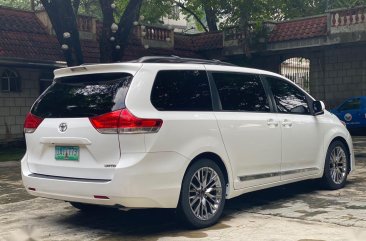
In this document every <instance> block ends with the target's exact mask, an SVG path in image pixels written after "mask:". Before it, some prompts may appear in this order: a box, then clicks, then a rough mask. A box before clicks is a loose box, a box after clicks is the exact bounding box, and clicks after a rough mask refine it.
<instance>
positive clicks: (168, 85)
mask: <svg viewBox="0 0 366 241" xmlns="http://www.w3.org/2000/svg"><path fill="white" fill-rule="evenodd" d="M151 103H152V105H153V106H154V107H155V108H156V109H158V110H160V111H210V110H212V101H211V92H210V86H209V83H208V78H207V74H206V71H198V70H164V71H159V72H158V74H157V76H156V78H155V82H154V85H153V88H152V92H151Z"/></svg>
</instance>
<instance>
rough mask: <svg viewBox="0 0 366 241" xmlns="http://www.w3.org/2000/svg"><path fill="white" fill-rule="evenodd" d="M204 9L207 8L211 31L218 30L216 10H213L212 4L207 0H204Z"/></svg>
mask: <svg viewBox="0 0 366 241" xmlns="http://www.w3.org/2000/svg"><path fill="white" fill-rule="evenodd" d="M202 4H203V9H204V10H205V15H206V21H207V26H208V29H209V31H210V32H215V31H218V29H217V25H216V15H215V11H214V10H213V8H212V6H210V5H209V3H208V2H207V1H205V0H203V1H202Z"/></svg>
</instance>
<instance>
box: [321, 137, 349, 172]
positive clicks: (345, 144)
mask: <svg viewBox="0 0 366 241" xmlns="http://www.w3.org/2000/svg"><path fill="white" fill-rule="evenodd" d="M335 141H340V142H342V143H343V144H344V146H345V147H346V151H347V154H348V156H349V158H348V159H347V162H348V163H347V164H348V173H349V172H350V171H351V165H352V163H351V160H352V155H351V150H350V147H349V145H348V142H347V141H346V139H344V138H343V137H342V136H336V137H334V138H333V139H332V141H331V142H330V143H329V145H328V149H329V147H330V145H332V143H333V142H335ZM328 149H327V151H328Z"/></svg>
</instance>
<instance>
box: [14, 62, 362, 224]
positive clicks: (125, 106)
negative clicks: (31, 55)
mask: <svg viewBox="0 0 366 241" xmlns="http://www.w3.org/2000/svg"><path fill="white" fill-rule="evenodd" d="M24 132H25V138H26V143H27V152H26V154H25V156H24V158H23V159H22V162H21V163H22V178H23V183H24V186H25V188H26V189H27V191H28V192H29V193H30V194H32V195H35V196H40V197H46V198H52V199H59V200H64V201H67V202H70V203H71V205H73V206H74V207H76V208H79V209H80V210H88V209H89V210H90V208H91V207H93V205H105V206H115V207H117V208H129V209H131V208H177V213H178V215H179V216H180V217H181V218H182V219H183V220H184V221H185V222H186V223H187V224H188V225H189V226H191V227H194V228H202V227H207V226H209V225H212V224H214V223H215V222H217V220H218V219H219V217H220V215H221V213H222V211H223V208H224V204H225V200H226V199H230V198H233V197H236V196H238V195H241V194H243V193H246V192H251V191H255V190H259V189H264V188H269V187H274V186H278V185H282V184H286V183H291V182H296V181H301V180H305V179H319V180H320V183H321V184H323V186H325V187H326V188H328V189H339V188H342V187H343V186H344V185H345V183H346V179H347V175H348V174H349V173H350V172H351V171H352V170H353V168H354V166H355V165H354V158H353V147H352V140H351V136H350V134H349V133H348V131H347V129H346V128H345V127H344V126H343V124H342V123H341V122H340V121H339V120H338V118H337V117H335V116H334V115H332V114H331V113H329V112H328V111H326V110H325V109H324V104H323V103H322V102H321V101H316V100H314V99H313V98H312V97H311V96H310V95H309V94H307V93H306V92H305V91H303V90H302V89H301V88H299V87H298V86H296V85H295V84H294V83H292V82H291V81H289V80H288V79H286V78H284V77H282V76H280V75H278V74H274V73H271V72H267V71H262V70H257V69H249V68H242V67H237V66H233V65H230V64H227V63H223V62H220V61H209V60H200V59H187V58H179V57H154V56H152V57H143V58H141V59H138V60H136V61H131V62H126V63H114V64H96V65H83V66H77V67H70V68H64V69H59V70H56V71H55V79H54V81H53V83H52V85H51V86H50V87H49V88H48V89H47V90H46V91H45V92H44V93H43V94H42V95H41V96H40V97H39V98H38V99H37V100H36V102H35V103H34V104H33V106H32V108H31V110H30V112H29V114H28V115H27V118H26V120H25V124H24Z"/></svg>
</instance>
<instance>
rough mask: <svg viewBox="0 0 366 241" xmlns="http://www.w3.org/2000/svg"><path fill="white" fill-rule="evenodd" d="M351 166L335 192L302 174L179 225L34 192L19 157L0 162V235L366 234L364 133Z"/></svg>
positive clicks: (164, 217) (292, 240)
mask: <svg viewBox="0 0 366 241" xmlns="http://www.w3.org/2000/svg"><path fill="white" fill-rule="evenodd" d="M354 144H355V151H356V160H357V170H356V171H355V172H354V173H353V174H352V175H351V176H350V177H349V181H348V184H347V186H346V187H345V188H344V189H342V190H339V191H326V190H321V189H319V188H318V185H317V182H316V181H306V182H301V183H297V184H290V185H286V186H282V187H277V188H272V189H268V190H263V191H258V192H255V193H250V194H246V195H243V196H241V197H238V198H235V199H233V200H229V201H228V202H227V205H226V208H225V210H224V215H223V217H222V219H221V221H220V222H219V223H218V224H217V225H215V226H213V227H210V228H208V229H203V230H194V231H192V230H185V229H184V228H183V227H182V226H181V225H180V224H179V222H177V221H176V219H175V216H174V212H173V211H172V210H160V209H159V210H131V211H127V212H126V211H119V210H114V209H101V210H99V211H97V212H94V213H91V214H84V213H81V212H79V211H78V210H76V209H74V208H73V207H71V206H70V205H69V204H68V203H65V202H62V201H57V200H48V199H43V198H34V197H32V196H30V195H28V194H27V193H26V192H25V190H24V189H23V186H22V183H21V179H20V174H19V172H20V170H19V164H18V163H14V162H10V163H0V240H1V241H3V240H14V241H22V240H30V239H28V238H29V237H32V238H33V239H32V240H78V241H82V240H249V241H250V240H268V241H269V240H270V241H275V240H278V241H286V240H289V241H337V240H345V241H352V240H354V241H365V240H366V138H365V137H356V138H355V139H354Z"/></svg>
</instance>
